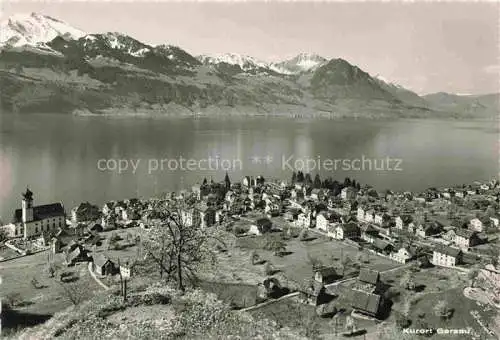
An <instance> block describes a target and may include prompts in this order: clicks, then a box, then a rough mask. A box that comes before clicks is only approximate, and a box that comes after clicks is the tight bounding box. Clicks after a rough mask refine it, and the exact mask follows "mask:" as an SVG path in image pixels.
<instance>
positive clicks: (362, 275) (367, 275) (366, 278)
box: [358, 267, 380, 288]
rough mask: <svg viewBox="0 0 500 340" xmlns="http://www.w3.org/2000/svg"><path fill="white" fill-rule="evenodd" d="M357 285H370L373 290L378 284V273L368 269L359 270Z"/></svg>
mask: <svg viewBox="0 0 500 340" xmlns="http://www.w3.org/2000/svg"><path fill="white" fill-rule="evenodd" d="M358 283H360V284H362V285H371V286H372V287H373V288H374V287H377V286H378V285H379V284H380V273H379V272H378V271H376V270H373V269H370V268H366V267H363V268H360V270H359V275H358Z"/></svg>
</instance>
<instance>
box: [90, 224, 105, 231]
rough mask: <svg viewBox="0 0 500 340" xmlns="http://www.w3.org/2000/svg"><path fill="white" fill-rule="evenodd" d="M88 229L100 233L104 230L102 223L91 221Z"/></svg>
mask: <svg viewBox="0 0 500 340" xmlns="http://www.w3.org/2000/svg"><path fill="white" fill-rule="evenodd" d="M89 231H91V232H96V233H102V232H103V231H104V228H103V227H102V225H100V224H99V223H93V224H92V225H91V226H90V227H89Z"/></svg>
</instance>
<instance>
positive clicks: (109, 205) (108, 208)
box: [102, 202, 115, 216]
mask: <svg viewBox="0 0 500 340" xmlns="http://www.w3.org/2000/svg"><path fill="white" fill-rule="evenodd" d="M114 207H115V202H106V203H104V205H103V206H102V214H103V215H104V216H108V215H109V214H111V213H112V212H114Z"/></svg>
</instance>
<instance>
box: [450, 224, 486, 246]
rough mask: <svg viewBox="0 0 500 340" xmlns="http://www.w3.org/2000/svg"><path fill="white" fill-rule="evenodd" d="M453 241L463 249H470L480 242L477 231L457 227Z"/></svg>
mask: <svg viewBox="0 0 500 340" xmlns="http://www.w3.org/2000/svg"><path fill="white" fill-rule="evenodd" d="M453 242H454V243H455V244H456V245H457V247H459V248H461V249H468V248H469V247H474V246H475V245H478V244H479V243H480V240H479V237H478V236H477V231H473V230H468V229H457V230H456V231H455V239H454V240H453Z"/></svg>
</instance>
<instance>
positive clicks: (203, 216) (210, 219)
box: [194, 204, 216, 229]
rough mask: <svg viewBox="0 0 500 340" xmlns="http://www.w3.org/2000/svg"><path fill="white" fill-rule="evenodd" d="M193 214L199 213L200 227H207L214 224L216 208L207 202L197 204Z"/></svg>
mask: <svg viewBox="0 0 500 340" xmlns="http://www.w3.org/2000/svg"><path fill="white" fill-rule="evenodd" d="M194 213H195V214H196V213H197V214H199V221H200V224H199V226H200V228H201V229H203V228H207V227H211V226H213V225H215V222H216V209H215V208H213V207H211V206H209V205H207V204H198V205H197V206H196V208H195V212H194Z"/></svg>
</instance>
